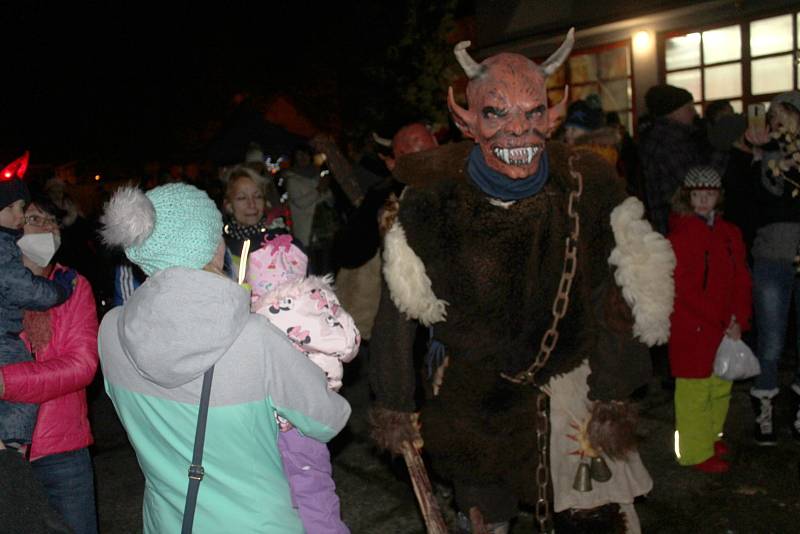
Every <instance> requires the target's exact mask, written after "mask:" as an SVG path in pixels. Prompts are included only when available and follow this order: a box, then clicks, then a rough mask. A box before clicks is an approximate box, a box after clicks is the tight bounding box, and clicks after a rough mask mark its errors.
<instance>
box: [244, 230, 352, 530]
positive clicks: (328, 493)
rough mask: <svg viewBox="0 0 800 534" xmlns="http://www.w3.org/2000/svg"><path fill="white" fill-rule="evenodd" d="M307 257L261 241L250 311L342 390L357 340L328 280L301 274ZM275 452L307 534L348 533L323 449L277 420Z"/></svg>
mask: <svg viewBox="0 0 800 534" xmlns="http://www.w3.org/2000/svg"><path fill="white" fill-rule="evenodd" d="M307 265H308V258H307V257H306V255H305V254H304V253H303V252H302V251H301V250H300V249H299V248H297V246H295V245H294V244H293V243H292V238H291V236H289V235H280V236H277V237H275V238H273V239H271V240H268V241H265V243H264V246H263V247H262V248H261V249H259V250H257V251H255V252H253V253H252V254H250V257H249V258H248V264H247V275H246V277H245V280H246V281H247V283H248V284H249V285H250V286H251V288H252V297H251V298H252V310H253V312H255V313H258V314H259V315H263V316H264V317H266V318H267V320H269V322H270V323H272V324H273V325H274V326H276V327H277V328H279V329H280V330H281V331H283V332H284V333H285V334H286V335H287V336H288V337H289V339H290V340H292V342H293V343H294V345H295V347H297V348H298V349H299V350H300V351H302V352H304V353H305V354H306V355H307V356H308V358H309V359H311V361H313V362H314V363H315V364H317V365H318V366H319V367H320V369H322V370H323V371H324V372H325V375H326V376H327V378H328V386H329V387H330V388H331V389H333V390H334V391H338V390H339V388H340V387H341V386H342V374H343V372H342V371H343V370H342V363H343V362H349V361H350V360H352V359H353V358H354V357H355V356H356V354H357V353H358V347H359V344H360V342H361V336H360V335H359V332H358V329H357V328H356V326H355V323H354V322H353V318H352V317H350V315H349V314H348V313H347V312H345V311H344V310H343V309H342V307H341V306H340V304H339V300H338V299H337V298H336V295H335V293H334V291H333V288H332V287H331V281H332V278H331V277H330V276H326V277H318V276H308V277H307V276H306V269H307ZM278 423H279V426H280V429H281V434H280V436H278V448H279V449H280V452H281V458H282V459H283V468H284V471H285V472H286V477H287V478H288V480H289V486H290V488H291V491H292V499H293V502H294V505H295V507H296V508H297V509H298V513H299V515H300V519H301V520H302V522H303V527H304V528H305V529H306V532H308V533H309V534H320V533H336V534H342V533H348V532H350V531H349V529H348V528H347V526H345V524H344V523H343V522H342V520H341V515H340V512H339V498H338V497H337V495H336V485H335V484H334V482H333V478H332V477H331V460H330V454H329V452H328V448H327V446H326V445H325V444H324V443H320V442H318V441H316V440H314V439H312V438H308V437H305V436H303V435H302V434H300V433H299V432H298V431H297V430H296V429H294V428H292V426H291V424H290V423H289V422H288V421H286V420H284V419H282V418H280V417H278Z"/></svg>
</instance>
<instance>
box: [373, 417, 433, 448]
mask: <svg viewBox="0 0 800 534" xmlns="http://www.w3.org/2000/svg"><path fill="white" fill-rule="evenodd" d="M418 417H419V416H418V414H415V413H410V412H396V411H394V410H388V409H386V408H372V409H371V410H370V411H369V417H368V419H369V424H370V426H371V427H372V429H371V430H370V436H371V437H372V439H373V440H374V441H375V444H376V445H377V446H378V448H380V449H381V450H387V451H389V452H391V453H392V454H397V455H402V454H403V443H411V444H415V445H416V446H417V448H422V436H420V434H419V423H418V422H417V420H418Z"/></svg>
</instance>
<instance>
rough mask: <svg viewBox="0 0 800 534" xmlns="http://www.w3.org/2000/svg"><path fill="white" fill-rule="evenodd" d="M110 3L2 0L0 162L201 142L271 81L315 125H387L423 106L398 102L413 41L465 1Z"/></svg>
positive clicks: (132, 158)
mask: <svg viewBox="0 0 800 534" xmlns="http://www.w3.org/2000/svg"><path fill="white" fill-rule="evenodd" d="M109 4H110V5H106V4H105V3H100V2H84V3H73V2H61V3H58V4H56V3H45V2H24V3H23V2H3V3H0V21H1V22H0V27H2V30H0V31H2V33H3V34H4V37H3V39H2V42H3V45H2V48H3V50H2V54H0V58H2V72H3V73H4V74H3V75H2V92H1V93H0V126H1V127H0V157H2V158H3V159H4V160H6V159H10V158H13V157H15V155H16V154H18V153H20V152H21V151H22V150H24V149H30V150H31V157H32V163H36V162H43V161H47V162H53V163H58V162H64V161H70V160H82V161H86V160H97V161H101V162H103V161H108V160H114V161H116V162H130V163H132V164H133V163H138V162H141V161H147V160H150V159H157V158H169V157H173V156H174V155H175V154H185V153H191V152H198V153H199V152H202V150H203V148H204V146H205V145H206V143H207V142H208V140H209V139H210V138H211V137H213V135H214V133H215V131H216V130H217V129H218V128H219V126H220V124H221V123H222V122H224V120H225V118H226V116H228V115H229V114H230V113H231V112H232V110H233V109H234V108H235V106H236V104H237V103H239V102H240V101H241V99H242V98H243V97H249V98H250V99H254V100H255V101H256V102H258V101H259V99H262V100H263V99H266V98H268V97H269V96H270V95H272V94H274V93H276V92H280V93H285V94H289V95H291V96H292V98H293V99H294V101H295V102H296V104H297V106H298V108H299V109H300V110H301V111H302V112H303V113H304V114H305V115H307V116H308V117H309V118H310V119H312V120H313V121H314V122H315V123H316V124H317V125H318V126H319V127H320V128H321V129H324V130H325V129H331V128H338V129H339V131H356V130H359V129H361V130H366V129H370V128H371V129H376V128H377V129H380V128H394V127H395V124H397V123H402V122H403V121H404V120H406V119H413V118H417V117H418V116H420V115H421V114H422V112H420V111H419V110H415V109H409V107H408V106H398V105H397V103H398V99H402V95H399V93H400V92H401V91H402V90H403V87H402V86H403V85H404V84H405V86H407V85H408V84H409V83H413V82H414V81H415V80H416V79H417V78H418V77H419V76H420V75H421V73H422V72H423V71H424V70H425V69H426V65H425V60H424V58H423V54H424V53H429V52H430V51H429V50H427V51H426V50H423V49H424V48H425V47H430V45H431V42H432V41H436V40H437V39H438V35H437V34H436V30H438V29H439V27H440V26H441V25H442V21H443V20H445V19H446V18H447V17H449V16H451V15H453V14H456V15H458V16H463V15H464V14H469V13H470V11H471V2H463V1H462V2H458V1H454V0H446V1H442V2H422V1H418V0H403V1H394V2H367V1H364V2H305V1H293V2H287V3H283V2H281V3H280V5H279V4H278V3H273V2H259V3H252V5H249V4H244V3H236V2H231V3H229V2H225V3H222V2H216V3H215V5H214V6H212V7H203V8H199V7H198V5H197V4H195V3H170V4H169V5H168V4H167V3H166V2H165V3H164V4H161V5H156V4H147V3H124V2H113V3H109ZM426 4H436V5H426ZM448 20H449V19H448ZM434 44H437V43H434ZM442 44H444V45H445V46H444V47H442V48H441V50H447V49H450V47H451V45H449V44H446V43H444V42H443V41H442ZM428 70H430V69H429V68H428ZM428 75H429V76H431V75H435V76H440V73H428ZM441 107H442V108H444V100H443V98H442V101H441ZM389 133H390V132H389Z"/></svg>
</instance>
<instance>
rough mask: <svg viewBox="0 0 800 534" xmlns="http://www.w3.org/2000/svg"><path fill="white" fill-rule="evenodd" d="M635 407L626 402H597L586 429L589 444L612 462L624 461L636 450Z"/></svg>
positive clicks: (636, 414)
mask: <svg viewBox="0 0 800 534" xmlns="http://www.w3.org/2000/svg"><path fill="white" fill-rule="evenodd" d="M637 420H638V413H637V410H636V407H634V406H633V405H631V404H629V403H626V402H619V401H611V402H603V401H597V402H595V403H594V406H593V407H592V417H591V419H589V427H588V429H587V432H588V435H589V442H590V443H591V444H592V447H593V448H594V449H595V450H599V451H602V452H603V453H604V454H605V455H606V456H608V457H609V458H612V459H614V460H621V459H624V458H625V456H627V455H628V453H630V452H632V451H634V450H636V434H635V430H636V422H637Z"/></svg>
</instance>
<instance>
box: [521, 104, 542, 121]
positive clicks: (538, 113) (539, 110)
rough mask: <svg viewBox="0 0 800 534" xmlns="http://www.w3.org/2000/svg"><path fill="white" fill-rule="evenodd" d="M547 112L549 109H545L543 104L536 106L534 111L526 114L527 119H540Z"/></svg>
mask: <svg viewBox="0 0 800 534" xmlns="http://www.w3.org/2000/svg"><path fill="white" fill-rule="evenodd" d="M546 110H547V108H546V107H545V105H544V104H542V105H540V106H536V107H535V108H533V109H532V110H530V111H526V112H525V118H526V119H533V118H537V119H538V118H539V117H541V116H542V115H544V112H545V111H546Z"/></svg>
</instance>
